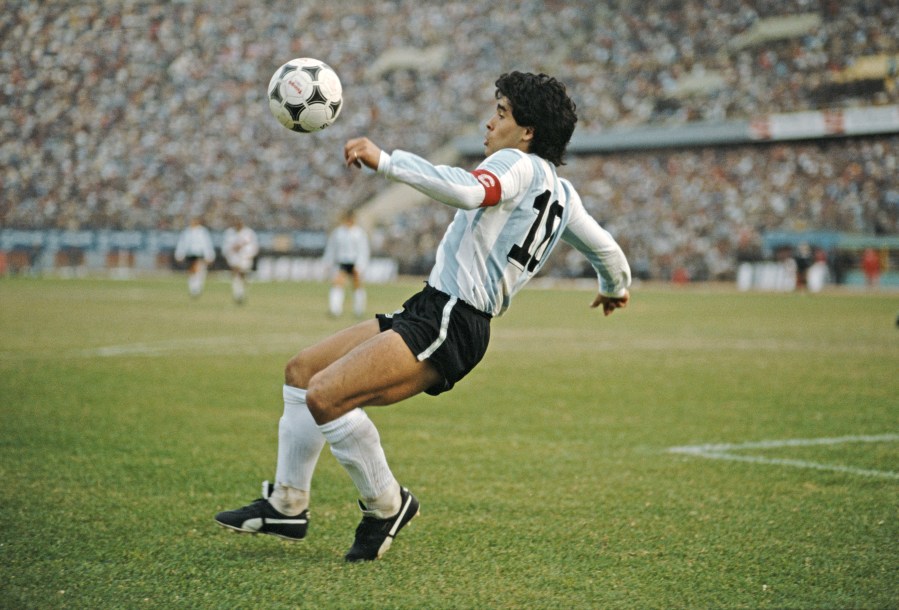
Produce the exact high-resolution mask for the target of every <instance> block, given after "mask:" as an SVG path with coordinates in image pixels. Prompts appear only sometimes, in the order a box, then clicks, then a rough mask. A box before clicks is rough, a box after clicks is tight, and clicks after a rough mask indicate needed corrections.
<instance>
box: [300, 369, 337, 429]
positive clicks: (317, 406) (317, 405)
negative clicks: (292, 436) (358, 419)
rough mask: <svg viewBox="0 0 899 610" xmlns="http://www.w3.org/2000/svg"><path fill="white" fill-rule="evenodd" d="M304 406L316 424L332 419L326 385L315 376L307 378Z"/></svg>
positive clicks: (331, 406) (332, 413)
mask: <svg viewBox="0 0 899 610" xmlns="http://www.w3.org/2000/svg"><path fill="white" fill-rule="evenodd" d="M306 406H307V407H308V408H309V413H310V414H312V418H313V419H314V420H315V421H316V423H317V424H319V425H321V424H324V423H327V422H329V421H331V420H332V419H334V417H335V415H334V409H333V406H334V405H333V403H332V401H330V400H329V399H328V392H327V387H326V386H325V384H323V383H321V382H320V380H319V378H318V377H317V376H313V377H312V379H310V380H309V383H308V384H307V387H306Z"/></svg>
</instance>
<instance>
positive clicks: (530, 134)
mask: <svg viewBox="0 0 899 610" xmlns="http://www.w3.org/2000/svg"><path fill="white" fill-rule="evenodd" d="M533 139H534V128H533V127H525V128H524V133H522V134H521V141H522V142H527V143H529V144H530V142H531V141H532V140H533Z"/></svg>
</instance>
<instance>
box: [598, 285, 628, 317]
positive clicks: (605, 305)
mask: <svg viewBox="0 0 899 610" xmlns="http://www.w3.org/2000/svg"><path fill="white" fill-rule="evenodd" d="M630 300H631V294H630V292H628V291H626V290H625V292H624V296H623V297H607V296H604V295H601V294H598V295H596V298H595V299H593V303H591V304H590V307H593V308H596V307H599V306H600V305H602V313H603V315H605V316H609V315H612V313H613V312H614V311H615V310H616V309H621V308H622V307H627V302H628V301H630Z"/></svg>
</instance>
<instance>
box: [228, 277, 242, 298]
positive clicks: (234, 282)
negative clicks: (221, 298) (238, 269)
mask: <svg viewBox="0 0 899 610" xmlns="http://www.w3.org/2000/svg"><path fill="white" fill-rule="evenodd" d="M244 293H245V288H244V281H243V278H242V277H240V276H239V275H235V276H234V277H233V278H231V296H232V297H234V300H235V301H238V302H240V301H243V295H244Z"/></svg>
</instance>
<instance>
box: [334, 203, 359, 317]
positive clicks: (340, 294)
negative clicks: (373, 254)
mask: <svg viewBox="0 0 899 610" xmlns="http://www.w3.org/2000/svg"><path fill="white" fill-rule="evenodd" d="M368 259H369V248H368V236H367V235H366V234H365V230H364V229H363V228H362V227H360V226H359V225H357V224H356V218H355V214H354V213H353V211H352V210H350V211H347V212H345V213H344V215H343V218H342V219H341V222H340V225H339V226H338V227H337V228H336V229H334V230H333V231H332V232H331V234H330V235H329V236H328V243H327V245H326V246H325V254H324V260H325V263H326V264H327V265H328V267H329V268H330V269H332V270H333V274H334V275H333V279H332V280H331V290H330V291H329V293H328V311H329V312H330V313H331V315H332V316H334V317H338V316H340V315H341V314H342V313H343V300H344V286H345V284H346V281H347V278H349V279H350V280H351V281H352V284H353V313H354V314H356V317H357V318H361V317H362V315H363V314H364V313H365V305H366V294H365V286H364V285H363V281H362V274H363V273H364V271H365V267H366V265H368Z"/></svg>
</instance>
